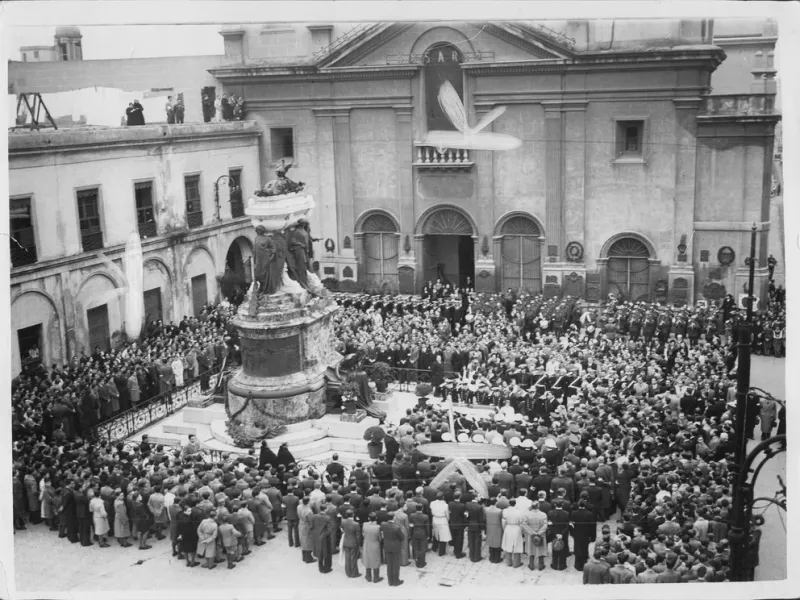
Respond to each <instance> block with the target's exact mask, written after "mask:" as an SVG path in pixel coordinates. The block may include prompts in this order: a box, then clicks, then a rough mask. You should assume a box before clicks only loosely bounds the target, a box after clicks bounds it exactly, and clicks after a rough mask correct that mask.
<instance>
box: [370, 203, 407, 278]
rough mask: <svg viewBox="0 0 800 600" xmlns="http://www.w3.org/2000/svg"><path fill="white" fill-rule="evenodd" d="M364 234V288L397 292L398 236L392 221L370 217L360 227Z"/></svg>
mask: <svg viewBox="0 0 800 600" xmlns="http://www.w3.org/2000/svg"><path fill="white" fill-rule="evenodd" d="M361 231H362V232H363V234H364V246H363V248H364V254H363V256H364V260H363V263H364V266H363V268H364V281H363V283H364V286H365V288H366V289H384V288H385V287H388V288H389V289H390V290H391V291H396V290H397V284H398V280H397V260H398V257H399V245H400V244H399V236H398V235H397V226H396V225H395V224H394V221H392V219H390V218H389V217H387V216H386V215H383V214H380V213H375V214H373V215H370V216H369V217H368V218H367V219H366V221H364V224H363V225H362V227H361Z"/></svg>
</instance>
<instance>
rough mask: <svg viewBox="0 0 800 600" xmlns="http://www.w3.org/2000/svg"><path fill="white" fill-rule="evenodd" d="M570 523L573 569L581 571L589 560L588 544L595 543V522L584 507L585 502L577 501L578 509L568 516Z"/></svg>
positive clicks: (590, 513) (591, 513) (590, 512)
mask: <svg viewBox="0 0 800 600" xmlns="http://www.w3.org/2000/svg"><path fill="white" fill-rule="evenodd" d="M569 520H570V521H571V522H572V537H573V538H574V539H575V545H574V551H575V569H576V570H578V571H583V567H584V565H585V564H586V561H587V560H588V559H589V544H591V543H592V542H594V541H595V538H596V534H597V521H596V520H595V517H594V513H593V512H592V511H590V510H589V509H588V508H587V506H586V501H585V500H579V501H578V507H577V508H576V509H574V510H573V511H572V512H571V513H570V516H569Z"/></svg>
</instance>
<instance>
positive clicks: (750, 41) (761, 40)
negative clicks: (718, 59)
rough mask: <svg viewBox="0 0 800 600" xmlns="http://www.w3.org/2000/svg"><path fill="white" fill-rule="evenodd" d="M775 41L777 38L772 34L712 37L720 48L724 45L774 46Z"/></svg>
mask: <svg viewBox="0 0 800 600" xmlns="http://www.w3.org/2000/svg"><path fill="white" fill-rule="evenodd" d="M777 42H778V38H777V37H774V36H757V37H723V38H716V37H715V38H714V45H715V46H719V47H721V48H724V47H725V46H763V45H764V44H771V45H772V46H775V44H776V43H777Z"/></svg>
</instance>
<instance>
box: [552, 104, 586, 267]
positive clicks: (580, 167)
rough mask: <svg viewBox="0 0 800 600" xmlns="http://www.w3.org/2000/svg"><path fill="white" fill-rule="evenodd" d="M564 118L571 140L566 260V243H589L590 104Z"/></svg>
mask: <svg viewBox="0 0 800 600" xmlns="http://www.w3.org/2000/svg"><path fill="white" fill-rule="evenodd" d="M564 119H565V120H566V123H565V132H566V139H568V140H569V144H566V145H565V146H564V205H565V206H564V211H563V214H564V234H565V235H564V240H563V243H564V247H559V253H560V254H561V257H562V260H563V259H565V258H566V250H565V248H566V244H569V243H570V242H578V243H579V244H581V246H583V247H584V248H585V247H586V243H585V240H586V236H585V231H586V229H587V228H588V227H589V224H588V223H586V179H585V177H586V104H581V105H576V106H575V107H573V108H572V110H569V111H567V112H565V113H564ZM581 262H582V261H581Z"/></svg>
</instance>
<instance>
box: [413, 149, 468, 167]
mask: <svg viewBox="0 0 800 600" xmlns="http://www.w3.org/2000/svg"><path fill="white" fill-rule="evenodd" d="M469 153H470V151H469V150H466V149H454V148H441V149H439V148H434V147H433V146H428V145H425V144H416V148H415V156H414V166H415V167H419V168H428V169H464V170H469V169H470V168H472V165H474V164H475V163H474V162H473V161H472V159H471V158H470V155H469Z"/></svg>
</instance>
